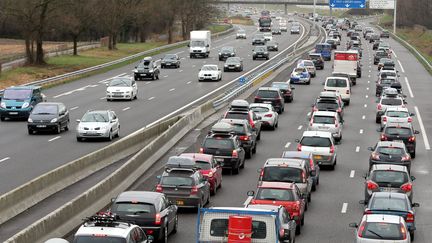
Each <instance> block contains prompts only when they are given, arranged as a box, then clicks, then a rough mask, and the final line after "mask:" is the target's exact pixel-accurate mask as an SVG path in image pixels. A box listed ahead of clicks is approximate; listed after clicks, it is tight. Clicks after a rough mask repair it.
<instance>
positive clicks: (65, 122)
mask: <svg viewBox="0 0 432 243" xmlns="http://www.w3.org/2000/svg"><path fill="white" fill-rule="evenodd" d="M69 121H70V120H69V111H68V109H67V108H66V106H65V105H64V104H63V103H57V102H56V103H54V102H41V103H39V104H37V105H36V106H35V107H34V108H33V110H32V112H31V113H30V116H29V118H28V120H27V129H28V133H29V134H30V135H31V134H33V133H34V132H37V131H53V132H55V133H57V134H59V133H60V132H61V131H62V130H63V129H64V130H65V131H68V130H69Z"/></svg>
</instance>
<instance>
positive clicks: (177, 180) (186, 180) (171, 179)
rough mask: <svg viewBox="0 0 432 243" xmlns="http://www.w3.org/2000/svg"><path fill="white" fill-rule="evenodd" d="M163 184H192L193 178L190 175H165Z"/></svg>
mask: <svg viewBox="0 0 432 243" xmlns="http://www.w3.org/2000/svg"><path fill="white" fill-rule="evenodd" d="M161 184H162V185H164V186H192V185H193V180H192V178H190V177H182V176H164V177H162V180H161Z"/></svg>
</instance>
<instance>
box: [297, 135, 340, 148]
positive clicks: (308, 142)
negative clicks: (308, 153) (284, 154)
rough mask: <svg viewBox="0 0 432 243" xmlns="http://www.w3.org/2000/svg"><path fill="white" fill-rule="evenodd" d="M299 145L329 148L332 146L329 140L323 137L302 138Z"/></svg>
mask: <svg viewBox="0 0 432 243" xmlns="http://www.w3.org/2000/svg"><path fill="white" fill-rule="evenodd" d="M300 144H301V145H303V146H310V147H330V146H331V145H332V144H331V141H330V139H329V138H324V137H303V138H302V140H301V141H300Z"/></svg>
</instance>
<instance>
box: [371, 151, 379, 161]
mask: <svg viewBox="0 0 432 243" xmlns="http://www.w3.org/2000/svg"><path fill="white" fill-rule="evenodd" d="M371 157H372V159H373V160H381V158H380V156H379V154H378V153H375V152H372V154H371Z"/></svg>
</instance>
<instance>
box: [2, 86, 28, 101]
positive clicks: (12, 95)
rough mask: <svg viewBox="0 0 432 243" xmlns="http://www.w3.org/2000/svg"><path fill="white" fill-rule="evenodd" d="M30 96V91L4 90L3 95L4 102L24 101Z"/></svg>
mask: <svg viewBox="0 0 432 243" xmlns="http://www.w3.org/2000/svg"><path fill="white" fill-rule="evenodd" d="M31 95H32V90H31V89H6V90H5V91H4V93H3V99H5V100H26V99H30V97H31Z"/></svg>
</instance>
